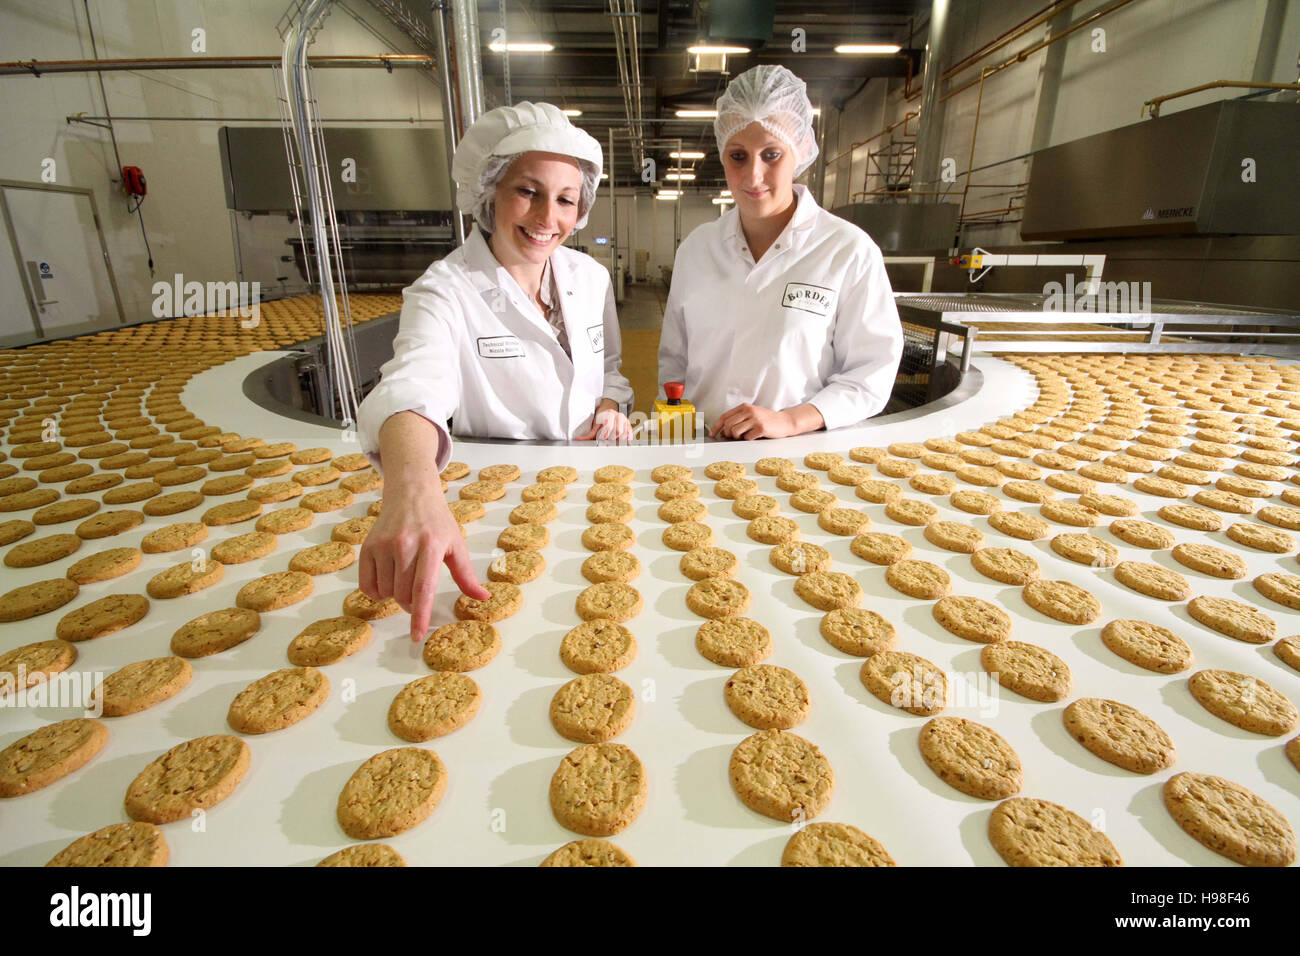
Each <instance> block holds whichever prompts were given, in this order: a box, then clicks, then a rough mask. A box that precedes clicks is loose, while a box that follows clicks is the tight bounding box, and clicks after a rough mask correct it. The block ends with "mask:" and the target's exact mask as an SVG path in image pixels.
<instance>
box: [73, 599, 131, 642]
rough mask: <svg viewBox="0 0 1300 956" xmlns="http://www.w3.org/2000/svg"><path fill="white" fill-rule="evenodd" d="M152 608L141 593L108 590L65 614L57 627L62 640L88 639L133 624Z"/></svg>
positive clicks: (111, 632)
mask: <svg viewBox="0 0 1300 956" xmlns="http://www.w3.org/2000/svg"><path fill="white" fill-rule="evenodd" d="M148 612H149V602H148V600H146V599H145V598H144V597H143V596H142V595H139V594H108V595H105V596H104V597H102V598H99V599H98V600H96V601H91V602H90V603H89V604H86V605H84V606H82V607H79V608H77V609H76V610H75V611H70V612H69V613H67V614H65V615H64V616H63V618H62V619H61V620H60V621H59V623H58V625H57V626H56V627H55V629H54V634H55V636H56V637H57V638H59V640H62V641H88V640H92V639H93V638H96V637H103V636H104V635H106V634H113V633H115V632H117V631H120V630H122V629H123V628H126V627H130V626H131V625H132V624H134V623H136V622H137V621H139V620H140V619H141V618H143V617H144V616H145V615H146V614H147V613H148Z"/></svg>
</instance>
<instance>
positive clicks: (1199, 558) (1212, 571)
mask: <svg viewBox="0 0 1300 956" xmlns="http://www.w3.org/2000/svg"><path fill="white" fill-rule="evenodd" d="M1171 553H1172V554H1173V557H1174V560H1175V561H1177V562H1178V563H1179V564H1182V565H1185V566H1186V567H1189V568H1191V569H1192V570H1193V571H1200V572H1202V573H1203V574H1208V575H1211V576H1212V577H1216V578H1229V579H1235V578H1244V577H1245V576H1246V562H1245V561H1243V560H1242V558H1241V556H1240V555H1238V554H1236V553H1235V552H1232V551H1225V550H1224V549H1223V548H1216V547H1215V546H1214V545H1211V544H1179V545H1175V546H1174V550H1173V551H1172V552H1171Z"/></svg>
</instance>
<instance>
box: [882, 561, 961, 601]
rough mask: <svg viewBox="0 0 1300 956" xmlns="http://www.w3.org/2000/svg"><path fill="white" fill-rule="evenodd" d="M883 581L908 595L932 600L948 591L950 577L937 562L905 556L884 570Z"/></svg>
mask: <svg viewBox="0 0 1300 956" xmlns="http://www.w3.org/2000/svg"><path fill="white" fill-rule="evenodd" d="M885 583H886V584H888V585H889V586H890V587H891V588H893V589H894V590H895V591H899V592H901V593H903V594H906V595H907V596H908V597H914V598H920V599H922V600H926V601H933V600H936V599H938V598H941V597H943V596H945V595H946V594H947V593H948V590H949V588H950V587H951V578H949V577H948V572H947V571H945V570H944V569H943V568H941V567H939V566H938V565H937V564H931V563H930V562H929V561H916V560H911V559H907V558H905V559H903V560H902V561H895V562H894V563H893V564H891V565H890V566H889V567H888V568H887V569H886V570H885Z"/></svg>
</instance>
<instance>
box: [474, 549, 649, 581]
mask: <svg viewBox="0 0 1300 956" xmlns="http://www.w3.org/2000/svg"><path fill="white" fill-rule="evenodd" d="M515 553H516V554H526V553H528V552H524V551H519V552H515ZM498 560H499V559H498ZM640 573H641V561H640V560H639V559H638V558H637V556H636V555H635V554H633V553H632V552H631V551H597V552H596V553H595V554H593V555H592V556H591V557H589V558H587V560H585V561H583V562H582V576H583V577H584V578H586V579H587V580H588V581H590V582H591V583H592V584H600V583H601V582H602V581H622V582H625V583H626V582H628V581H631V580H634V579H635V578H636V577H637V576H638V575H639V574H640ZM530 580H531V579H530Z"/></svg>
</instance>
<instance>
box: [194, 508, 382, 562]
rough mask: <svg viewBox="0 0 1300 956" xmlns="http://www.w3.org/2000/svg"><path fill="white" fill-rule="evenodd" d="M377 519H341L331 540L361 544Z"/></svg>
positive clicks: (363, 516) (273, 539)
mask: <svg viewBox="0 0 1300 956" xmlns="http://www.w3.org/2000/svg"><path fill="white" fill-rule="evenodd" d="M377 520H378V519H377V518H375V517H374V516H372V515H359V516H358V517H356V518H349V519H348V520H347V521H340V522H339V523H338V524H336V525H335V526H334V527H333V528H331V529H330V540H331V541H346V542H347V543H348V544H361V543H362V542H364V541H365V540H366V535H368V534H369V533H370V529H371V528H373V527H374V526H375V522H376V521H377ZM267 533H268V532H264V531H253V532H250V534H248V535H244V536H243V537H244V538H245V539H247V540H250V541H252V540H258V539H254V538H252V535H255V534H256V535H260V534H267ZM271 541H272V543H273V545H274V541H275V536H274V535H272V536H271ZM215 550H216V549H213V551H214V554H215ZM268 553H269V552H268ZM217 560H221V559H220V558H219V557H218V558H217Z"/></svg>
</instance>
